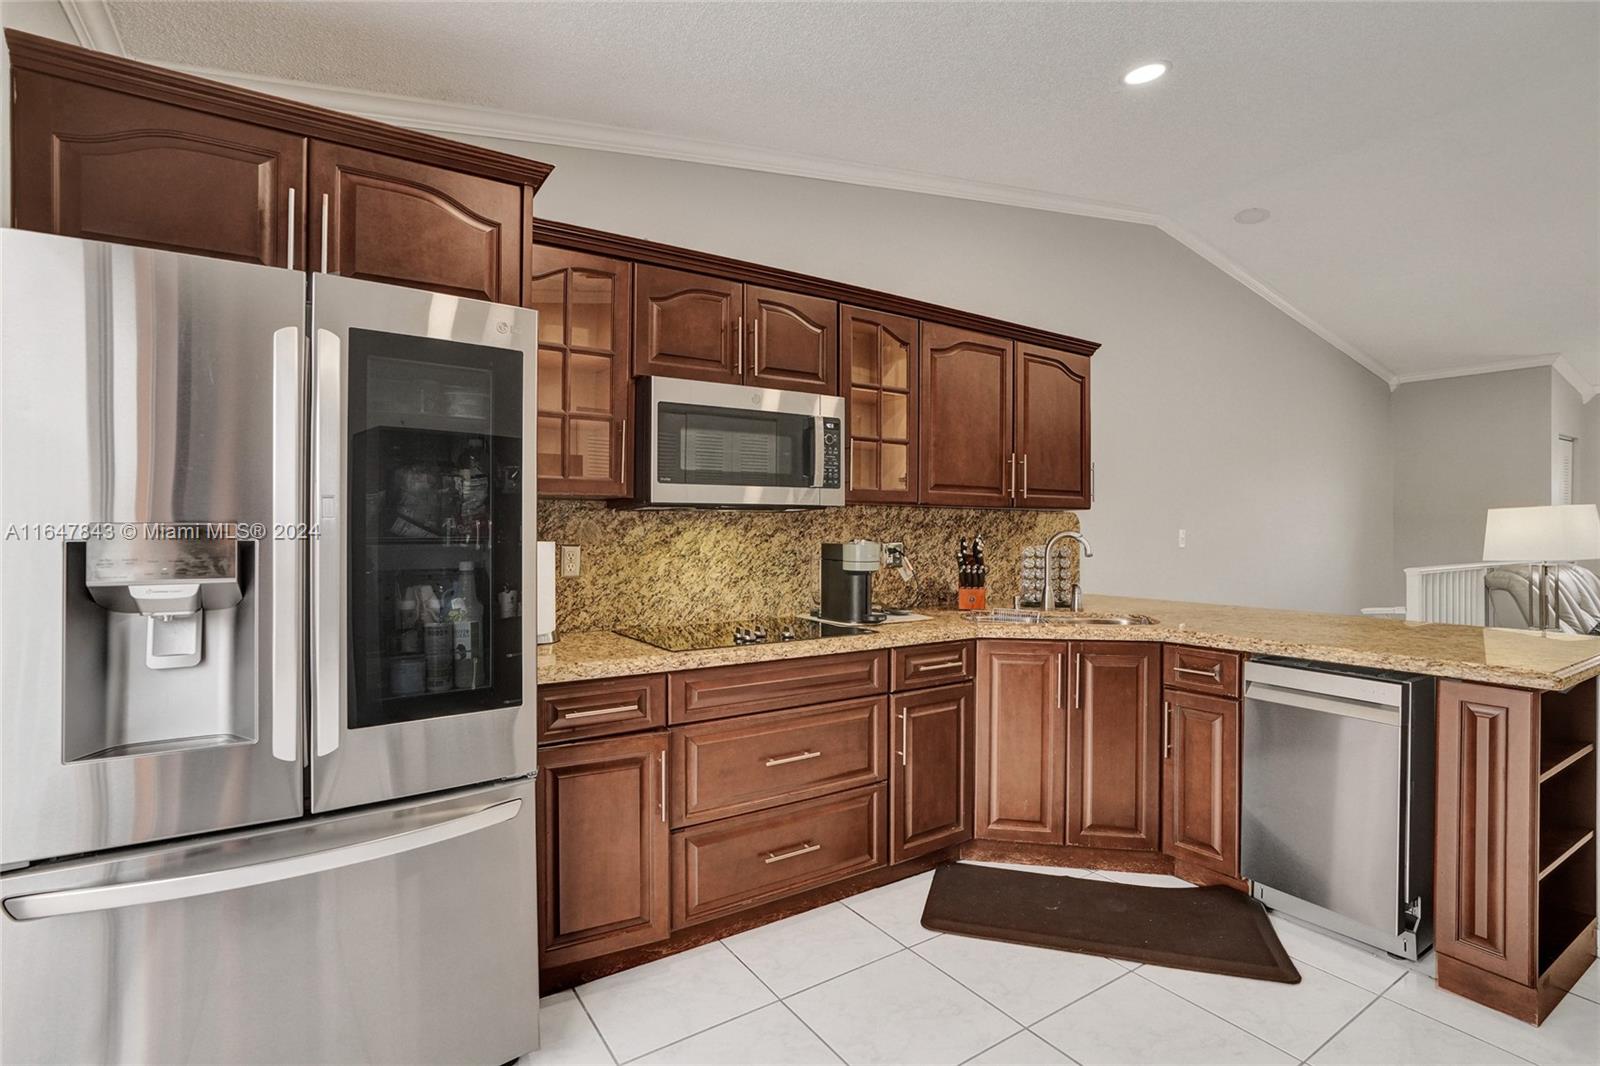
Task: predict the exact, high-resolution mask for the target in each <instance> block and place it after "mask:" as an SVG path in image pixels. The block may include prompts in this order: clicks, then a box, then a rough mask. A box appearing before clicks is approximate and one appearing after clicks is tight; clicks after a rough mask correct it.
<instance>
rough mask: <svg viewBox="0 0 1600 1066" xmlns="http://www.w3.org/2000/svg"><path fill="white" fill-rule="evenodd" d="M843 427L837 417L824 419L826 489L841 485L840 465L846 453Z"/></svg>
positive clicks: (823, 475)
mask: <svg viewBox="0 0 1600 1066" xmlns="http://www.w3.org/2000/svg"><path fill="white" fill-rule="evenodd" d="M842 429H843V424H842V423H841V422H840V421H839V420H838V419H837V418H824V419H823V420H822V487H823V488H825V489H836V488H838V487H839V477H840V474H839V467H840V465H841V462H842V457H843V455H844V448H843V446H842V445H841V443H840V437H841V432H842Z"/></svg>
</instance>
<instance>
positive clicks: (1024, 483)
mask: <svg viewBox="0 0 1600 1066" xmlns="http://www.w3.org/2000/svg"><path fill="white" fill-rule="evenodd" d="M1022 498H1023V499H1024V500H1026V499H1027V498H1028V453H1027V452H1023V453H1022Z"/></svg>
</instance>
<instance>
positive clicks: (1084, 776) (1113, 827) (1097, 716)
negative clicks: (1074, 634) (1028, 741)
mask: <svg viewBox="0 0 1600 1066" xmlns="http://www.w3.org/2000/svg"><path fill="white" fill-rule="evenodd" d="M1071 673H1072V677H1071V679H1070V680H1071V684H1072V690H1073V698H1072V711H1071V713H1070V714H1069V716H1068V717H1069V720H1070V723H1071V726H1070V731H1069V735H1068V739H1067V750H1068V751H1069V752H1070V754H1071V757H1070V759H1069V760H1068V763H1069V765H1068V770H1067V775H1068V788H1067V843H1068V844H1083V845H1087V846H1089V847H1095V848H1124V849H1127V850H1130V851H1155V850H1157V849H1158V848H1159V847H1160V846H1161V841H1160V837H1159V835H1158V834H1159V829H1160V822H1161V645H1159V644H1136V643H1132V642H1122V641H1084V642H1081V643H1075V644H1073V645H1072V670H1071Z"/></svg>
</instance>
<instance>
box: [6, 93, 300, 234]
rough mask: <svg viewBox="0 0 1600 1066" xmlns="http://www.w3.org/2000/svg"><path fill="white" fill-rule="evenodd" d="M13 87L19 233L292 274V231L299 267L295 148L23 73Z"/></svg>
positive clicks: (226, 123) (149, 103)
mask: <svg viewBox="0 0 1600 1066" xmlns="http://www.w3.org/2000/svg"><path fill="white" fill-rule="evenodd" d="M12 84H13V93H14V96H13V104H12V121H13V129H12V146H13V148H14V149H15V151H14V152H13V154H12V180H13V189H12V202H13V219H14V222H15V224H16V226H17V227H18V228H20V229H31V230H42V231H43V232H46V233H59V234H62V235H64V236H68V237H86V238H89V239H91V240H97V241H115V242H118V243H120V244H141V245H148V246H150V247H154V248H168V249H171V250H173V251H177V252H192V253H195V254H197V255H210V256H216V257H218V258H221V259H237V260H240V261H243V262H249V263H264V264H266V265H267V266H290V265H292V264H290V262H289V246H290V243H291V238H290V234H291V232H293V234H294V237H293V242H292V243H293V244H294V247H295V261H296V263H297V264H304V263H305V261H306V256H305V253H304V252H303V251H302V250H301V249H302V247H303V241H302V237H303V235H304V224H303V221H302V220H303V219H304V217H305V214H304V210H303V209H302V207H301V206H300V205H301V204H303V203H304V197H305V169H306V141H305V138H303V137H295V136H292V135H290V134H287V133H281V132H279V131H277V130H270V129H264V128H262V127H260V126H253V125H250V124H249V123H246V122H235V121H233V120H232V119H225V118H218V117H217V116H215V115H207V114H204V113H202V112H199V111H191V110H189V109H187V108H183V107H174V106H172V105H170V104H163V103H157V102H156V101H154V100H147V99H144V98H143V97H138V96H124V95H123V94H121V93H116V92H111V91H109V90H106V89H97V88H92V87H90V86H87V85H80V84H78V83H77V82H71V81H64V80H62V79H59V78H52V77H49V76H47V75H43V74H36V73H34V72H32V71H27V70H18V71H15V72H14V73H13V75H12ZM293 191H297V192H298V196H297V204H296V206H295V209H294V210H293V211H291V210H290V206H289V200H290V194H291V192H293Z"/></svg>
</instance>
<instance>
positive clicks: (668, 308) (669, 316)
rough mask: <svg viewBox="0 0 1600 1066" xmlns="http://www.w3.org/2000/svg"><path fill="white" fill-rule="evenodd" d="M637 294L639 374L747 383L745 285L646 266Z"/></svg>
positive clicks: (636, 276)
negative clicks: (745, 369)
mask: <svg viewBox="0 0 1600 1066" xmlns="http://www.w3.org/2000/svg"><path fill="white" fill-rule="evenodd" d="M633 294H634V295H633V308H634V313H633V372H634V374H636V375H644V374H661V375H663V376H665V377H672V378H695V379H696V380H699V381H720V382H724V383H727V384H730V385H737V384H738V383H739V382H740V381H742V380H743V378H744V367H745V354H746V353H745V350H744V340H745V338H744V328H743V326H744V286H743V285H740V284H739V283H738V282H736V281H724V280H723V279H722V278H712V277H707V276H705V275H704V274H690V273H686V272H685V271H682V270H668V269H667V268H666V267H658V266H649V265H647V264H643V263H641V264H640V265H638V266H636V267H635V268H634V271H633Z"/></svg>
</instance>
